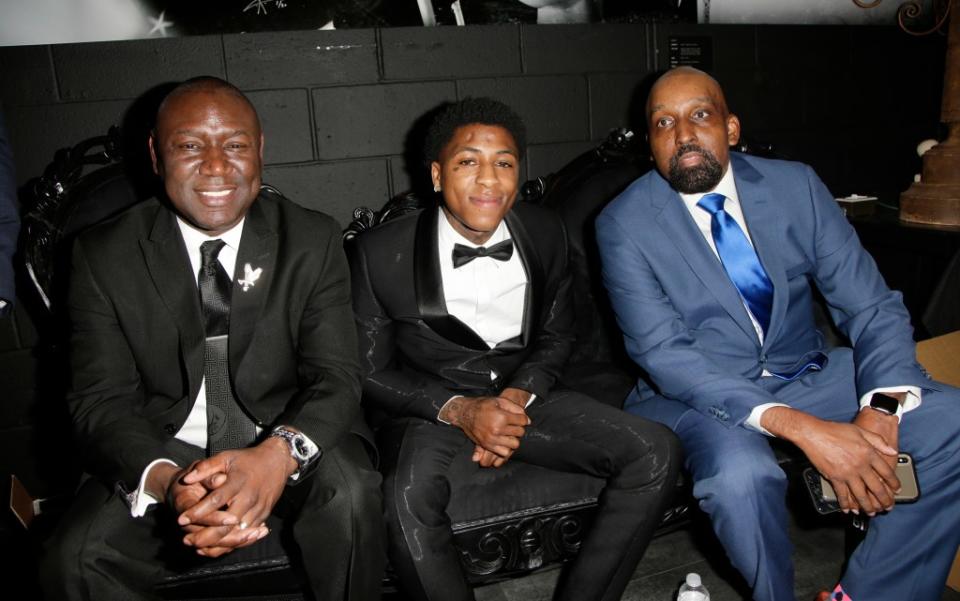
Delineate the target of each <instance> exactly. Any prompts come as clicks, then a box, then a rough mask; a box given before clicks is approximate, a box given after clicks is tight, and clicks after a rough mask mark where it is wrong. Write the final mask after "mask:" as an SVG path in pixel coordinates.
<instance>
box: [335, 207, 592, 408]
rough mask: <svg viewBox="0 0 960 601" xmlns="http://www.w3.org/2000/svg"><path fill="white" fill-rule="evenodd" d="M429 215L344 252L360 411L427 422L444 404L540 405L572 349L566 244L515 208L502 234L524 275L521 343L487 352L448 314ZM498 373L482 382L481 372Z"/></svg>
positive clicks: (543, 213) (433, 217)
mask: <svg viewBox="0 0 960 601" xmlns="http://www.w3.org/2000/svg"><path fill="white" fill-rule="evenodd" d="M437 219H438V211H437V210H436V209H426V210H423V211H419V212H417V213H413V214H411V215H406V216H404V217H400V218H398V219H395V220H394V221H390V222H387V223H385V224H383V225H380V226H378V227H376V228H374V229H372V230H369V231H367V232H364V233H363V234H361V235H360V236H358V237H357V238H356V239H355V241H354V244H353V246H352V247H351V248H350V253H349V255H350V263H351V272H352V280H353V284H354V285H353V306H354V312H355V315H356V319H357V328H358V332H359V342H360V353H361V363H362V369H363V371H364V373H365V375H366V378H365V379H364V383H363V399H364V401H363V402H364V405H365V406H368V407H370V408H373V409H378V410H380V411H383V412H386V413H387V414H389V415H391V416H398V417H399V416H416V417H420V418H423V419H427V420H436V417H437V413H438V412H439V411H440V408H441V407H442V406H443V404H444V403H445V402H446V401H447V400H448V399H450V397H451V396H454V395H457V394H462V395H467V396H470V395H489V394H496V393H498V392H499V391H500V390H502V389H503V388H507V387H516V388H521V389H524V390H528V391H530V392H533V393H536V394H537V395H538V396H546V395H548V394H549V392H550V389H551V388H552V387H553V385H554V384H555V383H556V381H557V378H558V377H559V375H560V370H561V369H562V367H563V365H564V363H566V360H567V358H568V357H569V356H570V352H571V351H572V348H573V342H574V330H573V304H572V300H571V289H570V286H571V277H570V270H569V267H568V264H567V239H566V234H565V232H564V229H563V225H562V223H561V221H560V219H559V217H558V216H557V215H556V214H554V213H553V212H551V211H549V210H547V209H544V208H541V207H537V206H534V205H526V204H520V203H518V204H517V205H514V207H513V209H512V210H511V211H510V212H509V213H508V214H507V216H506V223H507V227H508V228H509V229H510V235H511V237H512V238H513V240H514V243H515V245H516V250H517V252H518V253H519V255H520V259H521V261H522V262H523V266H524V269H525V270H526V272H527V280H528V286H527V294H526V302H525V307H524V318H523V329H522V333H521V335H520V336H518V337H516V338H514V339H511V340H506V341H504V342H501V343H500V344H498V345H497V346H496V347H494V348H493V349H491V348H489V347H488V346H487V344H486V343H485V342H484V341H483V340H482V339H480V337H479V336H478V335H477V334H476V333H475V332H474V331H473V330H471V329H470V328H469V327H467V326H466V325H465V324H464V323H463V322H461V321H460V320H459V319H457V318H456V317H453V316H451V315H449V314H448V313H447V309H446V302H445V300H444V295H443V283H442V281H441V276H440V260H450V257H438V256H437ZM491 370H492V371H494V372H496V373H497V374H498V377H497V378H496V379H495V380H491V379H490V372H491Z"/></svg>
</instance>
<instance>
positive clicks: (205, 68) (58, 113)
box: [0, 23, 945, 486]
mask: <svg viewBox="0 0 960 601" xmlns="http://www.w3.org/2000/svg"><path fill="white" fill-rule="evenodd" d="M677 35H682V36H698V37H703V38H705V39H706V40H708V42H709V43H710V44H711V45H712V60H713V64H714V69H713V71H714V73H715V74H716V75H717V77H718V79H720V81H721V83H722V84H723V85H724V86H725V88H726V90H727V92H728V97H729V103H730V105H731V107H732V109H733V110H734V111H735V112H737V113H738V114H739V115H740V117H741V121H742V124H743V131H744V134H745V135H746V136H747V137H748V138H750V139H753V140H759V141H765V142H771V143H773V144H774V146H775V147H776V149H777V150H778V151H779V152H781V153H782V154H784V155H786V156H789V157H791V158H795V159H798V160H803V161H806V162H808V163H811V164H813V166H814V167H815V168H816V169H817V170H818V172H819V173H820V174H821V176H822V177H823V178H824V180H825V181H826V182H827V184H828V185H829V186H830V187H831V188H832V189H833V190H834V192H836V193H837V194H838V195H840V194H849V193H851V192H859V193H861V194H864V193H876V194H881V195H883V196H885V198H886V199H887V200H892V201H894V202H895V198H896V194H897V193H898V192H899V191H900V190H902V189H904V188H905V187H906V186H907V185H908V184H909V181H910V180H911V179H912V174H913V173H915V172H916V171H917V170H919V161H918V160H917V159H916V157H915V155H914V154H913V148H914V146H915V145H916V143H917V142H918V141H919V140H921V139H923V138H925V137H933V136H935V135H936V134H937V132H938V126H937V123H938V113H939V105H940V90H941V87H942V79H943V53H944V47H945V44H944V41H943V40H942V38H938V37H936V36H934V37H932V38H923V39H916V38H912V37H909V36H906V35H905V34H902V33H901V32H899V31H898V30H896V29H894V28H892V27H890V28H870V27H811V26H803V27H800V26H798V27H788V26H696V25H681V24H661V23H646V24H621V25H603V24H596V25H571V26H526V25H523V26H521V25H491V26H472V27H465V28H464V27H461V28H456V27H439V28H422V27H418V28H392V29H383V30H363V29H360V30H343V31H291V32H268V33H253V34H228V35H208V36H196V37H186V38H173V39H152V40H139V41H130V42H105V43H92V44H65V45H55V46H24V47H8V48H0V77H2V84H0V102H2V103H3V105H4V110H5V112H6V117H7V124H8V128H9V130H10V135H11V138H12V141H13V145H14V149H13V150H14V155H15V159H16V161H17V168H18V181H19V182H20V183H21V184H22V183H24V182H26V181H27V180H28V179H30V178H32V177H35V176H37V175H39V174H40V173H41V172H42V170H43V168H44V167H45V165H46V164H47V163H48V162H49V161H50V160H51V158H52V157H53V153H54V152H55V151H56V150H57V149H58V148H62V147H65V146H69V145H72V144H75V143H77V142H79V141H81V140H83V139H85V138H88V137H91V136H95V135H100V134H103V133H105V132H106V130H107V128H108V127H109V126H110V125H113V124H120V123H121V122H122V121H123V119H124V116H125V114H126V113H127V112H128V111H129V110H131V107H132V106H133V105H134V101H136V100H137V99H138V98H141V97H142V96H143V95H144V94H145V93H146V92H147V91H148V90H150V89H152V88H154V87H155V86H158V85H160V84H164V83H168V82H172V81H179V80H183V79H186V78H189V77H192V76H196V75H201V74H212V75H217V76H220V77H224V78H226V79H228V80H229V81H231V82H233V83H235V84H236V85H237V86H239V87H240V88H241V89H243V90H244V91H246V92H247V93H249V96H250V98H251V100H252V101H253V103H254V104H255V105H256V107H257V108H258V110H259V112H260V115H261V118H262V120H263V123H264V130H265V135H266V148H265V158H266V167H265V177H264V179H265V181H267V182H269V183H272V184H273V185H275V186H277V187H278V188H280V189H281V190H283V191H284V192H285V193H286V194H287V195H288V196H289V197H290V198H292V199H293V200H295V201H297V202H299V203H301V204H303V205H305V206H307V207H310V208H315V209H319V210H323V211H325V212H327V213H330V214H332V215H333V216H334V217H335V218H337V219H338V220H339V221H340V222H341V223H342V224H346V222H347V221H349V219H350V218H351V214H352V211H353V209H354V208H355V207H356V206H359V205H366V206H371V207H378V206H380V205H382V204H383V203H384V202H385V201H386V200H387V199H388V198H389V197H391V196H392V195H394V194H397V193H400V192H403V191H405V190H407V189H409V188H410V187H411V182H412V178H416V177H424V176H425V173H426V172H425V170H424V169H423V168H421V167H420V166H419V165H417V164H416V162H415V161H411V160H410V159H409V155H410V154H411V151H412V150H415V149H411V148H410V144H411V139H410V131H411V127H412V125H413V124H414V122H416V121H417V120H418V119H420V118H422V117H423V115H424V114H425V113H427V112H428V111H429V110H430V109H432V108H434V107H436V106H437V105H438V104H440V103H441V102H444V101H447V100H452V99H457V98H462V97H464V96H467V95H490V96H495V97H498V98H500V99H502V100H504V101H506V102H508V103H509V104H511V105H512V106H514V108H516V109H517V110H518V112H519V113H520V114H521V115H522V116H523V117H524V118H525V120H526V122H527V125H528V129H529V148H528V151H527V156H526V160H525V161H524V163H523V165H522V168H523V175H524V176H538V175H544V174H547V173H550V172H552V171H554V170H556V169H558V168H559V167H561V166H562V165H563V164H565V163H566V162H568V161H569V160H571V159H572V158H573V157H575V156H576V155H578V154H579V153H581V152H583V151H585V150H587V149H589V148H591V147H592V146H594V145H595V144H596V143H597V142H598V141H600V140H602V139H603V138H604V137H605V136H606V134H607V132H608V131H609V130H610V129H611V128H613V127H617V126H621V125H633V126H638V125H639V126H640V127H642V124H638V123H637V117H638V116H639V115H641V114H642V105H643V101H644V98H643V94H644V92H643V88H642V87H641V84H642V82H643V81H644V80H645V79H648V76H649V75H650V74H651V73H653V72H654V71H656V70H659V69H664V68H666V67H667V66H668V64H669V63H668V60H669V53H668V42H669V38H670V37H671V36H677ZM35 340H36V336H35V334H33V331H32V326H31V324H30V320H29V316H28V315H26V314H25V311H23V310H20V311H18V312H17V315H16V316H15V317H14V318H10V319H5V320H0V390H3V394H4V397H5V398H4V403H3V408H2V409H0V439H2V440H12V438H11V437H10V436H9V434H10V433H11V432H13V431H16V432H18V433H21V434H22V437H26V438H29V437H30V436H32V434H31V432H32V430H30V424H31V420H32V417H31V416H32V415H34V414H35V413H36V407H37V404H38V397H39V396H41V393H38V392H37V390H36V389H37V386H36V382H37V381H41V380H43V379H44V378H45V377H49V374H44V375H38V374H43V362H42V361H41V360H39V359H38V357H37V353H36V351H35V350H34V349H33V346H34V345H35V344H36V342H35ZM55 377H56V376H55ZM12 397H15V398H12ZM16 448H17V450H15V451H11V450H9V449H8V447H7V444H6V443H4V445H3V448H0V457H4V462H5V463H6V462H7V461H12V462H21V463H23V462H28V461H29V460H30V454H29V453H24V452H22V448H23V446H22V445H20V444H19V443H18V446H17V447H16ZM16 467H17V466H16V465H14V466H7V465H0V471H11V470H14V471H19V472H23V471H24V470H23V469H19V470H15V469H14V468H16ZM27 471H29V470H27ZM34 486H37V484H34Z"/></svg>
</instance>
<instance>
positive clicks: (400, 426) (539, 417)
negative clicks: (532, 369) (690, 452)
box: [378, 391, 680, 601]
mask: <svg viewBox="0 0 960 601" xmlns="http://www.w3.org/2000/svg"><path fill="white" fill-rule="evenodd" d="M527 415H528V416H529V417H530V419H531V421H532V423H531V425H530V426H528V427H527V429H526V433H525V435H524V437H523V438H522V439H521V441H520V449H519V450H518V451H517V452H516V453H515V454H514V455H513V456H512V457H511V458H510V460H509V461H517V462H525V463H530V464H534V465H538V466H542V467H546V468H550V469H553V470H558V471H563V472H572V473H582V474H588V475H592V476H595V477H599V478H603V479H605V480H606V482H607V484H606V486H605V488H604V490H603V492H602V493H601V495H600V498H599V508H598V512H597V517H596V519H595V521H594V523H593V525H592V527H591V529H590V531H589V532H588V533H587V536H586V539H585V540H584V542H583V544H582V546H581V549H580V552H579V553H578V555H577V558H576V559H575V560H574V561H573V563H572V565H570V566H568V568H567V570H566V571H565V573H564V574H563V576H562V577H561V581H560V584H559V585H558V590H557V593H556V594H555V595H554V599H557V600H561V601H567V600H569V601H592V600H594V601H614V600H616V599H620V597H621V595H622V594H623V591H624V589H625V588H626V586H627V583H628V582H629V579H630V576H631V575H632V574H633V571H634V569H635V568H636V566H637V564H638V563H639V561H640V558H641V556H642V555H643V552H644V551H645V550H646V547H647V545H648V543H649V542H650V539H651V538H652V536H653V533H654V531H655V529H656V527H657V525H658V524H659V523H660V518H661V516H662V515H663V511H664V510H665V509H666V507H667V505H668V503H669V502H670V497H671V496H672V494H673V491H674V485H675V483H676V479H677V472H678V469H679V466H680V459H679V444H678V442H677V439H676V437H675V436H674V435H673V433H672V432H670V431H669V430H668V429H667V428H665V427H663V426H661V425H659V424H656V423H653V422H650V421H647V420H644V419H634V417H635V416H632V415H629V414H626V413H624V412H623V411H621V410H619V409H615V408H613V407H610V406H608V405H604V404H602V403H599V402H597V401H594V400H593V399H590V398H589V397H586V396H584V395H581V394H579V393H576V392H572V391H562V392H560V391H557V392H554V393H553V394H552V395H551V396H550V397H549V398H538V399H537V400H536V401H535V402H534V403H533V404H532V405H531V406H530V407H529V408H528V409H527ZM378 443H379V447H380V451H381V457H382V458H383V464H382V469H383V470H384V478H385V479H384V501H385V513H386V520H387V530H388V548H389V555H390V561H391V565H392V566H393V567H394V569H395V570H396V571H397V575H398V576H399V578H400V581H401V584H402V586H403V587H404V589H405V591H406V592H407V594H408V595H410V596H411V597H413V598H415V599H418V600H424V601H427V600H429V601H469V600H471V599H473V598H474V597H473V592H472V589H471V588H470V586H469V584H468V583H467V581H466V578H465V576H464V574H463V571H462V569H461V567H460V560H459V557H458V554H457V551H456V549H455V547H454V544H453V533H452V530H451V522H450V518H449V516H448V514H447V505H448V503H449V501H450V496H451V490H452V489H453V487H456V486H458V483H462V482H464V481H466V479H469V478H470V477H471V474H474V475H475V474H477V470H482V469H497V468H481V467H479V466H476V464H473V466H475V467H471V465H470V456H471V454H472V453H473V449H474V444H473V442H471V441H470V440H469V439H468V438H467V437H466V435H465V434H464V433H463V432H462V431H461V430H460V429H459V428H456V427H453V426H447V425H444V424H435V423H433V422H428V421H425V420H421V419H417V418H403V419H398V420H394V421H392V422H389V423H388V424H386V425H385V426H384V427H383V428H382V429H381V431H380V433H379V436H378ZM465 462H466V463H465Z"/></svg>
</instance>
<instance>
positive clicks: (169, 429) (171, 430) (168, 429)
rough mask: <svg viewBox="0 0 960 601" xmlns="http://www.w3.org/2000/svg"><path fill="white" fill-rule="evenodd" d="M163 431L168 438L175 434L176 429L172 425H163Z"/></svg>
mask: <svg viewBox="0 0 960 601" xmlns="http://www.w3.org/2000/svg"><path fill="white" fill-rule="evenodd" d="M163 431H164V432H166V433H167V434H169V435H170V436H173V435H174V434H176V433H177V428H176V426H174V425H173V424H165V425H164V426H163Z"/></svg>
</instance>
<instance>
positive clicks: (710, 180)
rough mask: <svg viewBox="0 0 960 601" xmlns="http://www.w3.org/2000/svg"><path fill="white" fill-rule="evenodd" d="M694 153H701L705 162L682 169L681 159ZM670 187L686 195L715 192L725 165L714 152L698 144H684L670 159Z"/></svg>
mask: <svg viewBox="0 0 960 601" xmlns="http://www.w3.org/2000/svg"><path fill="white" fill-rule="evenodd" d="M690 151H694V152H698V153H700V155H701V156H702V157H703V162H702V163H700V164H699V165H695V166H693V167H686V168H681V167H680V157H681V156H683V155H684V154H685V153H687V152H690ZM667 175H668V177H667V179H669V180H670V185H671V186H673V187H674V189H675V190H678V191H680V192H683V193H684V194H697V193H699V192H709V191H710V190H713V189H714V188H715V187H716V186H717V184H719V183H720V180H721V179H722V178H723V165H721V164H720V161H718V160H717V157H715V156H714V155H713V153H712V152H710V151H709V150H706V149H704V148H701V147H700V146H697V145H696V144H684V145H683V146H681V147H680V148H678V149H677V152H675V153H674V155H673V156H672V157H670V172H669V173H668V174H667Z"/></svg>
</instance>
